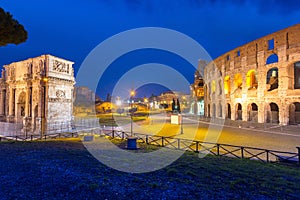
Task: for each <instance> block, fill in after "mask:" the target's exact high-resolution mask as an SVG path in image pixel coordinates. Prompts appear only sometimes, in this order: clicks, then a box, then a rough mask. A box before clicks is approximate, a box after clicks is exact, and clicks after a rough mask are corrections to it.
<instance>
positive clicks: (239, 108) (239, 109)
mask: <svg viewBox="0 0 300 200" xmlns="http://www.w3.org/2000/svg"><path fill="white" fill-rule="evenodd" d="M242 119H243V118H242V105H241V104H240V103H238V104H236V120H242Z"/></svg>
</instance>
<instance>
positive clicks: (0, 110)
mask: <svg viewBox="0 0 300 200" xmlns="http://www.w3.org/2000/svg"><path fill="white" fill-rule="evenodd" d="M0 115H4V91H3V90H0Z"/></svg>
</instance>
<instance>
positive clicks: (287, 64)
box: [204, 24, 300, 125]
mask: <svg viewBox="0 0 300 200" xmlns="http://www.w3.org/2000/svg"><path fill="white" fill-rule="evenodd" d="M299 36H300V24H297V25H294V26H291V27H288V28H286V29H283V30H280V31H278V32H275V33H272V34H269V35H267V36H264V37H262V38H260V39H257V40H254V41H252V42H250V43H247V44H245V45H243V46H240V47H238V48H235V49H233V50H231V51H229V52H227V53H225V54H223V55H221V56H220V57H218V58H216V59H215V60H214V61H213V62H211V63H209V64H208V65H207V66H206V67H205V71H204V80H205V85H204V93H205V95H204V96H205V97H204V98H205V99H204V101H205V115H206V116H207V117H215V118H229V119H232V120H243V121H254V122H259V123H279V124H281V125H287V124H300V37H299Z"/></svg>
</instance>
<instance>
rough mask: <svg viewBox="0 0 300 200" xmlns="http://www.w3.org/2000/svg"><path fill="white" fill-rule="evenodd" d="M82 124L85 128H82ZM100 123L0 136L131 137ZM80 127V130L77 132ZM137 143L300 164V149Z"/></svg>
mask: <svg viewBox="0 0 300 200" xmlns="http://www.w3.org/2000/svg"><path fill="white" fill-rule="evenodd" d="M80 124H81V125H82V126H80ZM95 124H97V121H95V120H94V119H93V120H91V121H90V123H88V124H86V120H84V121H82V123H80V122H77V124H76V129H74V128H72V127H70V126H69V127H68V128H67V129H58V130H56V131H51V132H48V133H46V134H43V135H39V134H27V135H24V133H22V134H20V135H6V136H0V141H7V140H16V141H33V140H47V139H56V138H72V137H81V136H82V135H84V134H87V133H88V134H96V135H99V136H108V137H110V138H119V139H123V140H125V139H126V138H127V137H129V136H131V133H130V132H125V131H117V130H113V129H104V128H103V127H99V126H98V127H95ZM78 127H79V128H78ZM134 136H135V137H136V138H137V141H138V142H141V143H145V144H147V145H156V146H160V147H166V148H171V149H176V150H184V151H194V152H197V153H204V154H211V155H216V156H229V157H234V158H243V159H251V160H258V161H263V162H275V161H280V162H293V163H298V164H300V147H296V149H297V150H296V152H286V151H277V150H270V149H262V148H255V147H248V146H237V145H230V144H222V143H210V142H204V141H198V140H189V139H182V138H176V137H165V136H158V135H150V134H142V133H134Z"/></svg>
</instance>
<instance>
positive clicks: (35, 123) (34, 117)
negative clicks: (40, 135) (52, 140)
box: [33, 105, 38, 131]
mask: <svg viewBox="0 0 300 200" xmlns="http://www.w3.org/2000/svg"><path fill="white" fill-rule="evenodd" d="M37 117H38V106H37V105H36V106H35V107H34V113H33V119H34V123H33V131H36V127H37Z"/></svg>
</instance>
